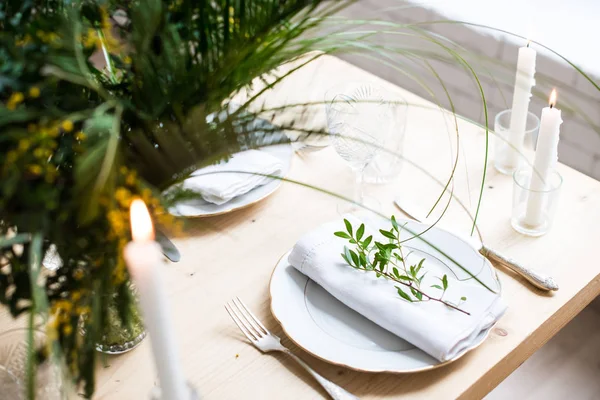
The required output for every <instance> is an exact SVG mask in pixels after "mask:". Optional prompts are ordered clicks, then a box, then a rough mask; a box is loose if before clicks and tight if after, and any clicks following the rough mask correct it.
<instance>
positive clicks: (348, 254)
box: [344, 246, 352, 265]
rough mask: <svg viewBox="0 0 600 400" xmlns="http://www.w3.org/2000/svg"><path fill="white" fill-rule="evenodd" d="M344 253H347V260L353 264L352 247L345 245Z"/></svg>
mask: <svg viewBox="0 0 600 400" xmlns="http://www.w3.org/2000/svg"><path fill="white" fill-rule="evenodd" d="M344 254H345V255H346V260H347V261H348V264H350V265H352V262H351V261H352V255H351V254H350V249H349V248H348V247H347V246H344Z"/></svg>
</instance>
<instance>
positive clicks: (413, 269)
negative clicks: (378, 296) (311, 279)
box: [334, 216, 471, 315]
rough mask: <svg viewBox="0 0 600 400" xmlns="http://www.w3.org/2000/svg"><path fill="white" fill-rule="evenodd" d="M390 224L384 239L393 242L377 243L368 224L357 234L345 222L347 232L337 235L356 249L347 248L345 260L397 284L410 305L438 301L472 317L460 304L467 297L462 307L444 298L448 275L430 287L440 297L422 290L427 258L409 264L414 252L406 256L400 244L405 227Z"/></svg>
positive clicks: (394, 219)
mask: <svg viewBox="0 0 600 400" xmlns="http://www.w3.org/2000/svg"><path fill="white" fill-rule="evenodd" d="M390 221H391V223H392V227H391V229H390V230H385V229H380V230H379V232H380V233H381V235H382V236H383V237H385V238H387V239H389V242H388V243H381V242H377V241H373V235H369V236H367V237H364V236H365V224H360V226H359V227H358V229H356V231H355V230H354V227H353V226H352V224H351V223H350V221H348V220H347V219H344V224H345V225H346V231H345V232H343V231H338V232H335V233H334V235H335V236H337V237H340V238H342V239H346V240H348V243H349V244H351V245H353V246H352V248H349V247H348V246H344V252H343V253H342V254H341V255H342V258H343V259H344V261H346V263H347V264H348V265H350V266H351V267H352V268H355V269H358V270H361V271H369V272H374V273H375V275H376V276H377V278H385V279H389V280H391V281H393V282H396V283H397V284H398V285H397V286H395V288H396V289H397V291H398V295H399V296H400V297H401V298H402V299H404V300H406V301H408V302H411V303H415V302H421V301H435V302H438V303H442V304H444V305H445V306H447V307H449V308H451V309H454V310H456V311H460V312H462V313H464V314H467V315H471V314H470V313H468V312H467V311H465V310H463V309H461V308H460V305H461V304H462V303H464V302H465V301H466V300H467V298H466V297H464V296H463V297H461V298H460V302H459V303H458V304H453V303H451V302H449V301H447V300H444V295H445V294H446V291H447V290H448V276H447V275H444V276H442V277H441V278H440V277H438V278H437V279H439V281H440V284H435V285H431V286H430V287H431V288H433V289H436V290H440V291H441V294H440V295H439V296H433V295H431V294H428V293H426V292H425V291H424V290H423V289H422V287H421V283H422V282H423V278H425V275H426V274H427V272H426V271H423V263H424V262H425V259H424V258H423V259H421V261H419V263H418V264H416V265H407V263H406V258H407V257H408V255H409V254H410V253H409V254H407V255H406V257H405V256H404V252H403V249H402V245H401V244H400V232H401V231H402V228H401V226H400V225H399V224H398V222H397V221H396V218H395V217H394V216H392V217H391V219H390ZM363 237H364V239H363ZM411 295H412V296H411Z"/></svg>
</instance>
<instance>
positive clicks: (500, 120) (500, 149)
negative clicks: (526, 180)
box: [494, 110, 540, 175]
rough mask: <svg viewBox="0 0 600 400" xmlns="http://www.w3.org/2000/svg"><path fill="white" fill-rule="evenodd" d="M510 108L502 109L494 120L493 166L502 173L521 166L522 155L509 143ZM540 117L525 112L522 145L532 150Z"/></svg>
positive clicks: (509, 172) (511, 171)
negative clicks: (525, 119)
mask: <svg viewBox="0 0 600 400" xmlns="http://www.w3.org/2000/svg"><path fill="white" fill-rule="evenodd" d="M511 113H512V110H504V111H502V112H500V113H498V114H497V115H496V118H495V120H494V132H495V133H496V135H495V136H494V167H495V168H496V169H497V170H498V171H499V172H500V173H503V174H506V175H511V174H513V173H514V172H515V171H516V170H517V169H519V168H520V167H521V163H522V162H523V159H524V157H523V155H522V154H520V153H519V151H518V149H516V148H515V147H514V146H512V145H511V139H510V136H511V135H510V117H511ZM539 128H540V119H539V118H538V117H537V116H536V115H535V114H533V113H531V112H528V113H527V123H526V125H525V137H524V141H523V147H522V148H525V149H530V150H534V149H535V145H536V142H537V134H538V130H539Z"/></svg>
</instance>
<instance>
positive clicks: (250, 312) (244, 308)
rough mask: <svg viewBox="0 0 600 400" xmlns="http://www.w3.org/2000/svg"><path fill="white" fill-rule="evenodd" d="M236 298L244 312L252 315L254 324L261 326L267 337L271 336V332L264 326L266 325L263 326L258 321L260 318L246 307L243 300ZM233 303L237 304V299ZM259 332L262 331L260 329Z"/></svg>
mask: <svg viewBox="0 0 600 400" xmlns="http://www.w3.org/2000/svg"><path fill="white" fill-rule="evenodd" d="M235 298H236V299H237V301H238V302H239V303H240V305H241V306H242V309H243V310H244V311H246V312H247V313H248V314H249V315H250V317H251V319H252V320H254V322H255V323H256V324H257V325H258V326H260V327H261V328H262V330H263V331H264V333H265V334H267V335H270V332H269V330H268V329H267V328H265V326H264V325H263V324H262V323H261V322H260V321H259V319H258V318H256V315H254V314H252V311H250V309H249V308H248V307H247V306H246V304H244V302H243V301H242V300H241V299H240V298H239V297H237V296H236V297H235ZM233 302H234V303H235V299H234V301H233ZM259 330H260V329H259Z"/></svg>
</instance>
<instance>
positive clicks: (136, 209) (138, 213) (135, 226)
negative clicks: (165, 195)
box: [129, 199, 154, 242]
mask: <svg viewBox="0 0 600 400" xmlns="http://www.w3.org/2000/svg"><path fill="white" fill-rule="evenodd" d="M129 219H130V221H131V236H132V237H133V240H134V241H135V242H149V241H151V240H154V227H153V226H152V219H151V218H150V213H149V212H148V207H146V203H144V201H143V200H141V199H135V200H133V201H132V202H131V206H130V207H129Z"/></svg>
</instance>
